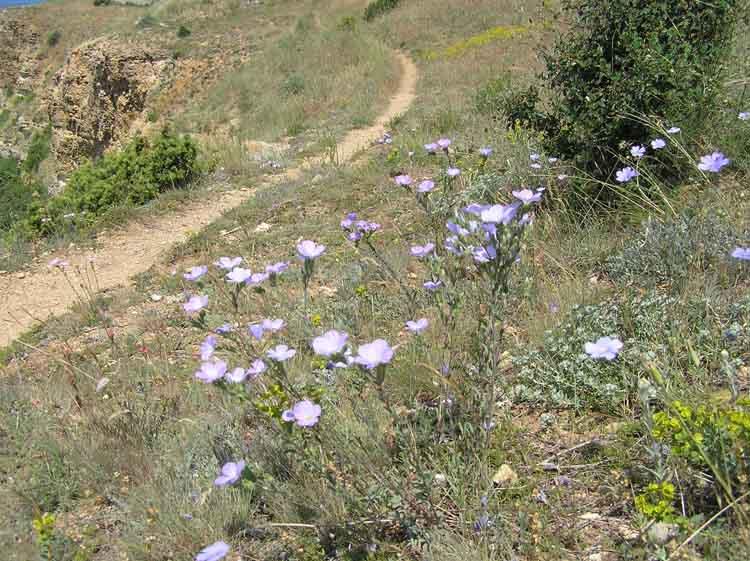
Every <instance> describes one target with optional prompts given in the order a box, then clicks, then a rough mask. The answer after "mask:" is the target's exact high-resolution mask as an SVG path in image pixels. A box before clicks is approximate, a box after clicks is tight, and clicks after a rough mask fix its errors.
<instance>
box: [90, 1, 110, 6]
mask: <svg viewBox="0 0 750 561" xmlns="http://www.w3.org/2000/svg"><path fill="white" fill-rule="evenodd" d="M111 3H112V0H94V6H109V5H110V4H111Z"/></svg>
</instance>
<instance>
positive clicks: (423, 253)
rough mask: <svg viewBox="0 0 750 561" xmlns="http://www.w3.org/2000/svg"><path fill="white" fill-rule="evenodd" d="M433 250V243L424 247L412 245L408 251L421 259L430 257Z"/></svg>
mask: <svg viewBox="0 0 750 561" xmlns="http://www.w3.org/2000/svg"><path fill="white" fill-rule="evenodd" d="M434 250H435V244H434V243H426V244H424V245H413V246H411V250H410V251H411V254H412V255H413V256H414V257H417V258H419V259H422V258H423V257H428V256H430V255H431V254H432V252H433V251H434Z"/></svg>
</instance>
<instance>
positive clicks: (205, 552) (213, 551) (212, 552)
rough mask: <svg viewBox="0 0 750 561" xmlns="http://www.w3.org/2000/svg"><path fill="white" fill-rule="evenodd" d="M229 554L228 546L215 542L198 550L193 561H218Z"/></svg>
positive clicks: (224, 543)
mask: <svg viewBox="0 0 750 561" xmlns="http://www.w3.org/2000/svg"><path fill="white" fill-rule="evenodd" d="M227 553H229V544H228V543H226V542H216V543H212V544H211V545H208V546H206V547H204V548H203V549H201V550H200V553H198V555H196V556H195V561H219V559H223V558H224V556H225V555H226V554H227Z"/></svg>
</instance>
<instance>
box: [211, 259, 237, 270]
mask: <svg viewBox="0 0 750 561" xmlns="http://www.w3.org/2000/svg"><path fill="white" fill-rule="evenodd" d="M240 263H242V257H219V260H218V261H216V262H215V263H214V265H216V266H217V267H219V268H220V269H226V270H227V271H231V270H232V269H234V268H235V267H239V266H240Z"/></svg>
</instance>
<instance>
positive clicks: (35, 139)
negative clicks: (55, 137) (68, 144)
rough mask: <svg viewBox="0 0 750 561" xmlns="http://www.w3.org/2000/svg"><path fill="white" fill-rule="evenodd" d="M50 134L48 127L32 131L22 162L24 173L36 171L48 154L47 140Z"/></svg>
mask: <svg viewBox="0 0 750 561" xmlns="http://www.w3.org/2000/svg"><path fill="white" fill-rule="evenodd" d="M51 136H52V129H51V128H50V127H47V128H45V129H44V130H41V131H40V130H38V131H35V132H34V136H32V137H31V144H29V150H28V152H27V154H26V159H25V160H24V162H23V170H24V171H25V172H26V173H36V172H37V171H39V165H40V164H41V163H42V162H43V161H44V160H45V159H46V158H47V156H49V142H50V138H51Z"/></svg>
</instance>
